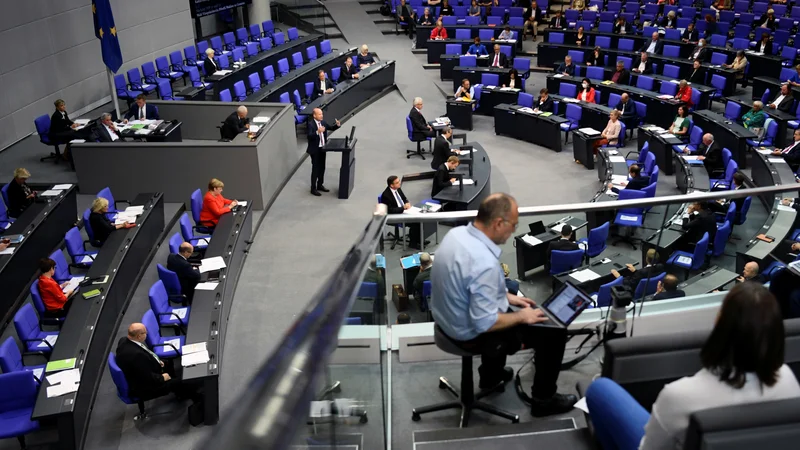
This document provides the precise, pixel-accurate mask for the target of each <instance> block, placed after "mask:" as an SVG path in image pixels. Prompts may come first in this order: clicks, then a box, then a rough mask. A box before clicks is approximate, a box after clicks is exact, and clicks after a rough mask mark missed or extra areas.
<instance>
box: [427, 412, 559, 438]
mask: <svg viewBox="0 0 800 450" xmlns="http://www.w3.org/2000/svg"><path fill="white" fill-rule="evenodd" d="M574 429H575V421H574V420H572V418H566V419H557V420H541V421H535V422H527V423H507V424H502V425H491V426H484V427H474V428H445V429H439V430H427V431H415V432H414V443H415V444H420V443H426V442H440V441H452V440H465V439H478V438H487V437H500V436H505V435H511V436H516V435H521V434H530V433H541V432H543V431H563V430H574Z"/></svg>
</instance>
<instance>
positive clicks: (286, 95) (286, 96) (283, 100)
mask: <svg viewBox="0 0 800 450" xmlns="http://www.w3.org/2000/svg"><path fill="white" fill-rule="evenodd" d="M278 101H279V102H280V103H292V101H291V100H289V93H288V92H284V93H283V94H281V95H280V96H279V97H278Z"/></svg>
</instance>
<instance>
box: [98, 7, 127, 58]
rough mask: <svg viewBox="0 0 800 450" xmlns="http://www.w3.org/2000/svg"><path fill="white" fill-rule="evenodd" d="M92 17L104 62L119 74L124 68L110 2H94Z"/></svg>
mask: <svg viewBox="0 0 800 450" xmlns="http://www.w3.org/2000/svg"><path fill="white" fill-rule="evenodd" d="M92 16H94V35H95V36H97V39H100V48H102V50H103V62H104V63H106V66H107V67H108V68H109V69H111V71H112V72H114V73H117V71H118V70H119V68H120V66H122V50H121V49H120V48H119V39H118V38H117V27H116V26H115V25H114V14H113V13H112V12H111V3H110V1H109V0H92Z"/></svg>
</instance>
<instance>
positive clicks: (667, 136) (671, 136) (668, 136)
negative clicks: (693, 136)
mask: <svg viewBox="0 0 800 450" xmlns="http://www.w3.org/2000/svg"><path fill="white" fill-rule="evenodd" d="M661 137H662V138H664V139H672V138H674V137H677V136H675V135H674V134H672V133H664V134H662V135H661Z"/></svg>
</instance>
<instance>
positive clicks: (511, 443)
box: [414, 427, 597, 450]
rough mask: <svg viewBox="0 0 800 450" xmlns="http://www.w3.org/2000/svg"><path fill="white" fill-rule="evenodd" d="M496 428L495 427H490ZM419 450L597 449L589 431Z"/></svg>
mask: <svg viewBox="0 0 800 450" xmlns="http://www.w3.org/2000/svg"><path fill="white" fill-rule="evenodd" d="M487 428H494V427H487ZM414 448H416V449H417V450H483V449H486V448H503V450H529V449H531V448H553V449H567V448H568V449H570V450H594V449H596V448H597V446H596V445H595V443H594V439H593V438H592V436H591V434H590V433H589V429H588V428H580V429H576V430H575V429H573V430H560V431H541V432H538V433H514V434H506V435H500V436H492V437H491V442H487V439H486V438H481V437H476V438H472V439H470V438H460V439H456V440H450V441H434V442H415V443H414Z"/></svg>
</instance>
